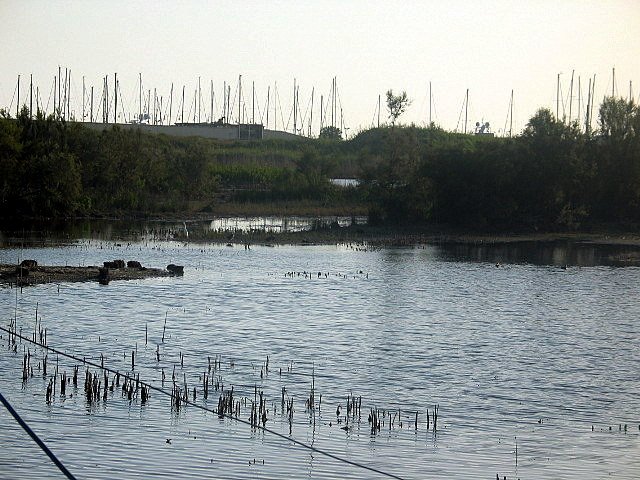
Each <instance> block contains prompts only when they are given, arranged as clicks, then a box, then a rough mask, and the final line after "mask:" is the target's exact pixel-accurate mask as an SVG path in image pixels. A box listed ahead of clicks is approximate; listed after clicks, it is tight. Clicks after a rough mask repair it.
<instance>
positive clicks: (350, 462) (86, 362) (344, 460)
mask: <svg viewBox="0 0 640 480" xmlns="http://www.w3.org/2000/svg"><path fill="white" fill-rule="evenodd" d="M0 330H2V331H4V332H7V333H8V334H10V335H13V336H14V337H15V338H19V339H21V340H24V341H27V342H29V343H31V344H33V345H37V346H39V347H41V348H44V349H46V350H48V351H50V352H53V353H55V354H58V355H62V356H63V357H67V358H70V359H72V360H75V361H77V362H80V363H82V364H84V365H88V366H91V367H94V368H99V369H101V370H104V371H106V372H109V373H111V374H117V375H120V376H121V377H123V378H125V379H127V380H130V381H133V382H135V381H137V382H138V383H139V384H140V385H144V386H146V387H147V388H149V389H151V390H154V391H156V392H158V393H162V394H163V395H166V396H168V397H171V398H175V396H174V395H173V393H170V392H167V391H166V390H164V389H162V388H160V387H156V386H155V385H152V384H149V383H146V382H143V381H141V380H139V379H136V378H134V377H131V376H129V375H127V374H126V373H120V372H119V371H117V370H113V369H112V368H109V367H105V366H103V365H99V364H97V363H94V362H91V361H89V360H86V359H84V358H79V357H77V356H75V355H72V354H70V353H66V352H63V351H62V350H58V349H56V348H53V347H50V346H48V345H44V344H42V343H40V342H37V341H34V340H33V339H31V338H28V337H25V336H23V335H21V334H18V333H15V332H14V331H12V330H10V329H7V328H6V327H3V326H0ZM180 401H181V402H182V403H186V404H187V405H192V406H194V407H196V408H199V409H200V410H204V411H206V412H210V413H213V414H216V415H218V416H221V417H224V418H228V419H230V420H235V421H237V422H240V423H244V424H245V425H248V426H250V427H251V428H256V429H259V430H262V431H263V432H266V433H270V434H272V435H275V436H277V437H279V438H281V439H284V440H286V441H289V442H292V443H294V444H296V445H298V446H300V447H302V448H306V449H307V450H310V451H312V452H315V453H318V454H320V455H324V456H326V457H329V458H332V459H334V460H337V461H339V462H342V463H346V464H348V465H352V466H354V467H358V468H362V469H364V470H368V471H370V472H374V473H377V474H380V475H383V476H385V477H389V478H394V479H396V480H404V479H403V478H402V477H399V476H397V475H395V474H393V473H389V472H384V471H382V470H379V469H377V468H375V467H371V466H369V465H364V464H362V463H358V462H355V461H353V460H349V459H347V458H343V457H340V456H338V455H335V454H333V453H331V452H328V451H326V450H323V449H320V448H318V447H314V446H313V445H309V444H307V443H304V442H301V441H300V440H296V439H295V438H292V437H288V436H287V435H284V434H282V433H280V432H276V431H275V430H272V429H270V428H268V427H266V426H260V425H255V424H253V423H251V422H250V421H248V420H245V419H243V418H240V417H234V416H233V415H232V414H228V413H225V412H222V413H221V412H218V411H216V410H213V409H211V408H207V407H205V406H204V405H198V404H197V403H195V402H192V401H191V400H188V399H186V400H185V399H184V398H181V399H180ZM45 448H46V447H45ZM70 478H72V477H70Z"/></svg>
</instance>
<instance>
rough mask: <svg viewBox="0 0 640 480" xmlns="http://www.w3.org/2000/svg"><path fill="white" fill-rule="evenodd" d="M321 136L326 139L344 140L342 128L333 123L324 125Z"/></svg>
mask: <svg viewBox="0 0 640 480" xmlns="http://www.w3.org/2000/svg"><path fill="white" fill-rule="evenodd" d="M319 138H324V139H326V140H342V130H340V129H339V128H338V127H333V126H331V125H329V126H326V127H322V128H321V129H320V135H319Z"/></svg>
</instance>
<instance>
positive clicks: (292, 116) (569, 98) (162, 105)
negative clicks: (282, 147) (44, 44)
mask: <svg viewBox="0 0 640 480" xmlns="http://www.w3.org/2000/svg"><path fill="white" fill-rule="evenodd" d="M560 75H561V74H560V73H559V74H558V75H557V82H556V105H555V115H556V118H557V119H559V120H562V121H563V122H564V123H567V124H570V123H572V122H577V125H578V127H579V128H580V129H581V130H583V131H584V132H586V133H590V132H591V131H592V122H593V115H594V112H593V108H594V105H595V103H596V102H595V101H594V98H595V85H596V75H595V74H594V75H593V76H590V77H589V79H588V85H587V88H586V92H585V91H584V90H583V82H582V78H581V76H580V75H578V76H577V79H576V78H575V77H576V76H575V70H573V71H572V72H571V81H570V84H569V89H568V92H567V93H566V94H565V93H563V88H562V83H561V81H560ZM20 80H21V76H20V75H18V81H17V84H16V89H15V91H14V96H13V98H12V100H11V105H10V106H9V108H8V112H11V111H12V106H13V104H14V100H15V106H16V107H15V110H16V117H17V116H18V115H19V112H20V108H24V107H27V101H26V100H25V101H23V103H22V104H21V97H20V95H21V90H20ZM209 83H210V84H209V89H208V90H209V92H208V93H207V92H206V91H205V90H206V87H205V89H203V88H202V80H201V77H198V79H197V83H196V85H195V88H194V89H193V93H192V94H191V93H189V96H187V90H186V85H182V90H181V92H180V91H178V92H177V93H176V95H177V98H175V100H176V104H175V107H174V97H176V95H174V84H173V83H171V87H170V90H169V95H168V96H166V97H165V96H164V95H162V93H160V92H159V90H158V89H157V88H153V89H151V88H147V87H146V86H145V85H144V84H143V81H142V74H141V73H140V74H139V79H138V95H137V99H134V98H131V99H130V100H129V106H130V107H131V106H132V105H131V104H132V103H134V102H135V103H137V109H135V110H134V113H131V108H129V112H127V110H126V109H125V105H124V104H125V102H124V101H123V100H124V97H123V95H122V91H121V89H120V81H119V80H118V74H117V73H114V74H113V76H110V75H106V76H104V77H103V78H102V86H101V89H99V90H98V89H96V88H95V87H94V86H93V85H90V86H87V85H86V83H85V77H84V76H83V77H82V95H81V99H82V101H81V103H82V107H81V112H76V110H75V109H72V102H71V100H72V83H71V70H70V69H68V68H64V72H63V69H62V67H58V73H57V75H54V76H53V82H52V86H51V89H50V91H49V94H48V98H47V100H46V104H45V102H44V101H43V98H42V97H41V95H40V88H39V87H38V86H35V87H34V84H33V75H30V77H29V93H28V109H29V114H30V115H31V116H33V114H34V112H37V113H38V114H40V113H41V114H44V115H48V114H50V113H51V114H53V115H54V117H55V118H58V119H61V120H67V121H80V122H91V123H105V124H114V123H130V124H145V125H174V124H175V125H191V124H200V125H213V126H224V125H232V124H237V125H240V124H246V123H251V124H260V125H263V126H264V127H265V128H267V129H269V128H272V129H273V130H278V129H281V130H283V131H286V132H291V133H293V134H295V135H302V136H308V137H311V136H312V135H313V134H314V132H315V131H317V132H321V131H322V130H323V128H325V127H334V128H335V129H339V131H340V133H341V134H343V135H345V136H346V133H347V130H349V128H348V127H347V126H346V125H345V120H344V114H343V109H342V101H341V99H340V93H339V91H338V84H337V79H336V77H333V79H332V80H331V87H330V89H329V92H328V94H327V95H320V115H319V121H318V115H316V116H315V118H316V123H315V124H314V110H315V108H316V107H317V98H316V95H315V87H313V88H312V89H311V95H310V96H309V97H308V99H307V100H304V98H303V102H302V103H301V101H300V85H299V83H298V82H297V81H296V79H295V78H294V79H293V101H292V103H291V104H290V106H289V109H288V113H287V108H286V107H284V108H283V104H282V101H281V100H280V92H279V90H278V84H277V82H276V83H274V85H273V89H272V88H271V85H269V86H268V87H267V93H266V98H264V99H263V101H260V99H258V96H257V94H256V88H255V82H251V93H250V95H251V96H250V99H249V101H247V98H246V96H245V93H244V92H243V88H242V87H243V85H242V75H239V76H238V81H237V83H236V84H235V86H234V88H233V91H232V84H231V83H228V82H226V81H225V82H223V86H222V91H221V92H220V91H217V92H216V90H215V89H214V82H213V80H210V82H209ZM207 95H208V98H207ZM76 96H77V95H76ZM616 96H620V93H619V91H618V89H617V86H616V79H615V68H613V69H612V81H611V97H616ZM189 98H190V100H189ZM585 99H586V105H585ZM633 99H634V97H633V84H632V81H629V100H633ZM74 100H75V97H74ZM136 100H137V101H136ZM381 101H382V100H381V96H378V102H377V106H376V109H375V111H374V117H373V119H372V122H371V127H374V126H376V117H377V127H380V126H381V123H380V117H381V111H382V106H381ZM34 103H35V110H34ZM133 106H136V105H135V104H134V105H133ZM50 107H51V108H50ZM73 107H75V108H77V105H75V104H73ZM513 107H514V95H513V90H511V97H510V100H509V109H508V113H507V116H506V119H505V124H504V128H503V130H502V132H503V135H504V136H508V137H511V136H512V135H513ZM574 108H575V109H574ZM428 111H429V113H428V125H429V126H433V125H435V123H434V122H433V116H434V114H435V102H434V99H433V95H432V89H431V82H429V108H428ZM285 113H286V115H285ZM468 113H469V89H467V90H466V93H465V97H464V100H463V103H462V108H461V110H460V114H459V116H458V122H457V124H456V128H455V130H454V131H455V132H461V133H465V134H466V133H468V131H469V132H470V129H468V124H469V120H468ZM78 114H80V115H81V116H78ZM463 114H464V121H462V118H463ZM285 117H286V120H285ZM314 127H315V128H317V130H315V128H314ZM474 133H475V134H478V135H482V134H491V135H493V133H492V132H491V128H490V125H489V122H485V121H484V120H483V121H482V122H476V124H475V130H474Z"/></svg>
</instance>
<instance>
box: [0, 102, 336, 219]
mask: <svg viewBox="0 0 640 480" xmlns="http://www.w3.org/2000/svg"><path fill="white" fill-rule="evenodd" d="M319 144H322V142H319ZM330 152H331V149H330V148H329V150H327V151H325V152H322V151H319V150H318V149H317V148H316V147H314V146H313V145H312V144H310V142H308V141H304V140H301V141H299V142H296V141H294V142H290V141H281V140H269V141H255V142H223V141H215V140H210V139H203V138H196V137H192V138H173V137H168V136H165V135H153V134H145V133H142V132H141V131H139V130H129V129H122V128H119V127H118V126H114V127H109V128H105V129H104V130H103V131H95V130H91V129H88V128H85V127H84V126H83V125H82V124H81V123H72V122H65V121H63V120H59V119H55V118H54V117H53V116H49V117H45V116H43V115H42V114H38V115H36V116H35V117H34V118H32V117H31V116H30V115H29V112H28V110H27V109H26V108H25V109H23V110H22V111H21V112H20V114H19V115H18V118H16V119H14V118H10V117H9V115H7V113H6V112H0V217H4V218H9V217H13V218H68V217H74V216H95V215H108V216H127V215H138V214H162V213H165V212H175V213H181V214H183V213H195V212H198V211H211V210H213V209H215V206H216V204H218V203H219V202H222V201H238V202H250V201H253V202H270V201H275V200H284V201H293V202H295V201H309V200H311V201H315V202H318V203H319V204H322V203H327V202H331V201H337V200H336V197H339V194H340V192H338V191H337V189H336V188H335V187H334V186H332V184H331V183H330V181H329V177H330V171H331V170H332V168H333V163H332V157H331V153H330Z"/></svg>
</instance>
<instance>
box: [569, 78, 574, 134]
mask: <svg viewBox="0 0 640 480" xmlns="http://www.w3.org/2000/svg"><path fill="white" fill-rule="evenodd" d="M574 74H575V70H571V84H570V86H569V123H571V110H572V108H571V107H573V75H574Z"/></svg>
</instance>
